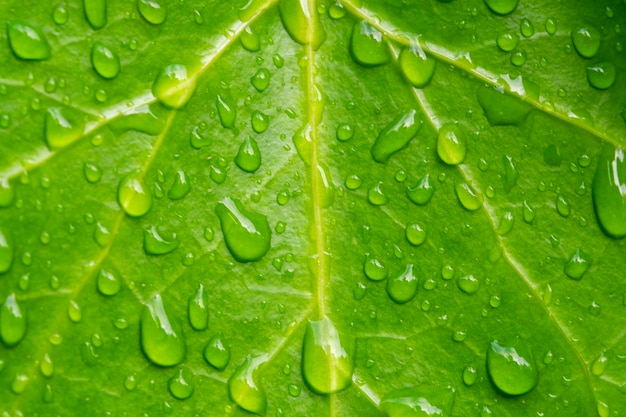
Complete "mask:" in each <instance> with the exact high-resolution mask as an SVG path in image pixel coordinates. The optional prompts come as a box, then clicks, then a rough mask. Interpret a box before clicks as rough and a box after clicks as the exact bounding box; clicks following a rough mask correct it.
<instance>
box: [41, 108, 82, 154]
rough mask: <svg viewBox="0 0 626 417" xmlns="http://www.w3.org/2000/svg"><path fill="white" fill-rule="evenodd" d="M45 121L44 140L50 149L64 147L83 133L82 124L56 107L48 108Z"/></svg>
mask: <svg viewBox="0 0 626 417" xmlns="http://www.w3.org/2000/svg"><path fill="white" fill-rule="evenodd" d="M45 123H46V128H45V131H46V135H45V136H46V142H48V146H49V147H50V149H58V148H64V147H66V146H68V145H69V144H70V143H72V142H74V141H76V140H77V139H79V138H80V137H81V136H82V134H83V127H84V125H83V124H82V123H77V122H76V121H75V120H73V118H69V117H68V116H66V115H65V114H64V113H63V112H62V111H61V109H60V108H57V107H51V108H49V109H48V112H47V113H46V122H45Z"/></svg>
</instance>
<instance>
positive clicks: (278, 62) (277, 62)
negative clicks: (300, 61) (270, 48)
mask: <svg viewBox="0 0 626 417" xmlns="http://www.w3.org/2000/svg"><path fill="white" fill-rule="evenodd" d="M272 62H274V66H275V67H276V68H282V67H283V66H284V65H285V59H284V58H283V57H282V55H280V54H274V56H272Z"/></svg>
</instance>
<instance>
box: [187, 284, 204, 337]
mask: <svg viewBox="0 0 626 417" xmlns="http://www.w3.org/2000/svg"><path fill="white" fill-rule="evenodd" d="M188 313H189V324H191V327H193V328H194V329H195V330H204V329H206V328H207V327H209V306H208V301H207V295H206V293H205V292H204V286H203V285H202V284H200V285H198V290H197V291H196V293H195V294H194V295H192V296H191V297H189V302H188Z"/></svg>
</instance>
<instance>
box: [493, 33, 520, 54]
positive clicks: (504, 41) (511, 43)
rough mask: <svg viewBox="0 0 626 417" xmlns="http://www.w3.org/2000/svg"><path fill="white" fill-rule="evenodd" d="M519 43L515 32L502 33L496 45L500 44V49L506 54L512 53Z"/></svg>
mask: <svg viewBox="0 0 626 417" xmlns="http://www.w3.org/2000/svg"><path fill="white" fill-rule="evenodd" d="M518 42H519V36H517V33H513V32H504V33H501V34H500V35H498V37H497V38H496V44H498V48H500V49H501V50H502V51H504V52H511V51H512V50H513V49H515V48H517V44H518Z"/></svg>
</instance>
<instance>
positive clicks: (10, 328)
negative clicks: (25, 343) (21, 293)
mask: <svg viewBox="0 0 626 417" xmlns="http://www.w3.org/2000/svg"><path fill="white" fill-rule="evenodd" d="M25 334H26V314H25V312H24V311H23V308H22V307H20V305H19V303H18V302H17V298H16V297H15V294H9V296H8V297H7V298H6V300H5V301H4V304H2V307H0V337H1V338H2V341H3V342H4V344H5V345H7V346H9V347H11V346H15V345H17V344H18V343H19V342H21V341H22V339H23V338H24V335H25Z"/></svg>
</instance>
